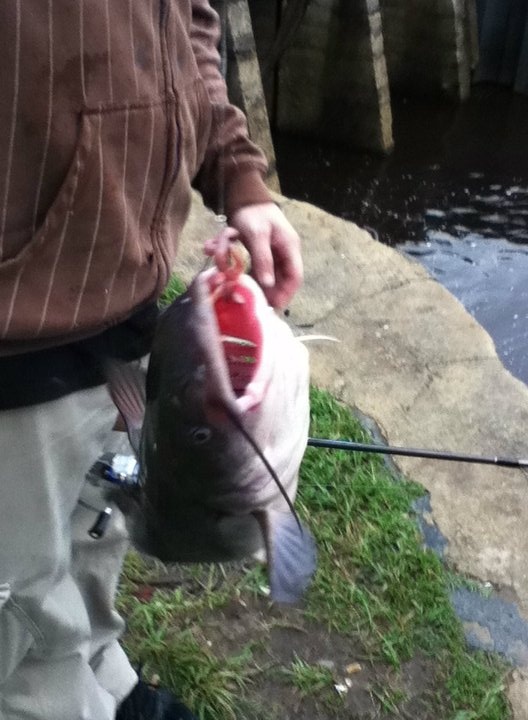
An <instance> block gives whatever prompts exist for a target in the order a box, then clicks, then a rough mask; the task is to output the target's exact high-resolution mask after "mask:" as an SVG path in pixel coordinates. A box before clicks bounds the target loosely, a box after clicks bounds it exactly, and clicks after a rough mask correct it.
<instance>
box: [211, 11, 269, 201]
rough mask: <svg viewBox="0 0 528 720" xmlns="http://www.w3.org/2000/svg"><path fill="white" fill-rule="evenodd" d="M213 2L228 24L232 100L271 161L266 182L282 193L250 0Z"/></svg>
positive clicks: (229, 81) (229, 85)
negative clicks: (252, 23)
mask: <svg viewBox="0 0 528 720" xmlns="http://www.w3.org/2000/svg"><path fill="white" fill-rule="evenodd" d="M212 5H213V6H214V7H215V8H216V10H217V11H218V12H220V14H221V17H222V18H223V20H224V22H226V23H227V84H228V87H229V97H230V100H231V102H233V103H234V104H235V105H237V106H238V107H239V108H241V110H243V112H244V114H245V115H246V117H247V120H248V127H249V134H250V137H251V139H252V140H253V141H254V142H255V143H256V144H257V145H258V146H259V147H260V148H262V150H263V151H264V153H265V155H266V157H267V158H268V162H269V170H268V174H267V177H266V184H267V185H268V187H269V188H270V189H271V190H274V191H275V192H280V183H279V178H278V175H277V166H276V160H275V151H274V148H273V141H272V138H271V131H270V124H269V118H268V111H267V108H266V101H265V98H264V90H263V87H262V81H261V77H260V68H259V62H258V58H257V51H256V47H255V39H254V37H253V28H252V26H251V17H250V14H249V7H248V3H247V0H216V2H213V3H212Z"/></svg>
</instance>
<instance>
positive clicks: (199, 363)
mask: <svg viewBox="0 0 528 720" xmlns="http://www.w3.org/2000/svg"><path fill="white" fill-rule="evenodd" d="M209 252H210V253H211V252H212V251H210V250H209ZM215 257H216V266H215V267H212V268H210V269H206V270H203V271H202V272H200V273H199V274H198V275H197V276H196V277H195V279H194V280H193V282H192V284H191V285H190V287H189V289H188V290H187V292H185V293H184V294H183V295H181V296H180V297H178V298H176V300H175V301H174V302H173V303H172V304H171V305H170V306H169V307H168V308H167V309H166V310H165V311H164V312H163V313H162V315H161V317H160V319H159V321H158V325H157V328H156V332H155V336H154V340H153V345H152V351H151V355H150V359H149V363H148V371H147V373H146V378H145V373H144V372H143V371H142V370H141V369H140V368H139V367H135V366H131V365H128V366H118V365H109V366H108V367H107V375H108V384H109V390H110V394H111V396H112V398H113V400H114V402H115V404H116V406H117V408H118V410H119V411H120V413H121V415H122V417H123V419H124V421H125V424H126V428H127V431H128V435H129V439H130V442H131V445H132V447H133V449H134V452H135V454H136V457H137V460H138V464H139V483H138V487H137V490H136V491H135V492H133V493H132V494H130V492H129V493H128V495H127V497H123V496H121V498H120V500H121V501H120V500H119V498H117V502H118V504H119V505H120V507H121V508H122V509H123V510H124V512H125V515H127V519H128V525H129V528H130V533H131V538H132V541H133V542H134V544H135V545H136V547H138V549H140V550H141V551H143V552H145V553H147V554H150V555H152V556H154V557H156V558H158V559H160V560H162V561H163V562H182V563H185V562H225V561H232V560H242V559H245V558H248V557H251V556H256V557H259V556H260V557H262V556H263V555H264V554H265V557H266V560H267V567H268V575H269V584H270V594H271V598H272V600H274V601H277V602H287V603H293V602H296V601H298V600H299V599H300V598H301V596H302V594H303V593H304V591H305V590H306V588H307V587H308V585H309V584H310V581H311V578H312V575H313V573H314V571H315V568H316V548H315V542H314V539H313V537H312V535H311V534H310V531H309V530H308V528H306V527H305V526H304V525H303V524H302V523H301V522H300V521H299V519H298V517H297V515H296V513H295V510H294V508H293V502H294V499H295V495H296V490H297V482H298V474H299V466H300V463H301V460H302V458H303V455H304V452H305V449H306V445H307V440H308V425H309V361H308V352H307V350H306V348H305V347H304V346H303V345H302V343H301V342H300V341H299V340H298V339H296V338H295V336H294V335H293V333H292V332H291V330H290V328H289V326H288V325H287V324H286V323H285V322H284V321H283V320H282V319H281V318H280V317H279V316H278V315H277V314H276V312H275V311H274V310H273V309H272V308H271V307H270V306H269V305H268V303H267V301H266V299H265V296H264V294H263V292H262V290H261V289H260V287H259V286H258V285H257V283H256V282H255V281H254V280H253V279H252V278H251V277H250V276H249V275H247V274H245V273H244V272H243V262H242V259H241V255H240V254H239V252H237V251H235V250H234V249H232V248H231V246H229V250H227V251H226V250H225V248H223V246H222V245H219V246H218V248H217V251H216V252H215ZM119 492H122V491H119Z"/></svg>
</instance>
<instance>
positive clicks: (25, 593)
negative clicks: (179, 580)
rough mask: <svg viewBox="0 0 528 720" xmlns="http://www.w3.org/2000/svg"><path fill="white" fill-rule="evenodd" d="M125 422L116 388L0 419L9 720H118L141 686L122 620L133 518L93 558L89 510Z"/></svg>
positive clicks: (2, 642) (1, 682) (0, 630)
mask: <svg viewBox="0 0 528 720" xmlns="http://www.w3.org/2000/svg"><path fill="white" fill-rule="evenodd" d="M114 416H115V410H114V409H113V407H112V404H111V402H110V401H109V399H108V397H107V393H106V390H105V389H104V388H96V389H94V390H87V391H82V392H79V393H74V394H72V395H70V396H68V397H66V398H63V399H61V400H57V401H53V402H50V403H44V404H42V405H38V406H35V407H32V408H23V409H18V410H12V411H8V412H2V413H0V458H1V459H2V461H1V464H0V527H1V542H0V718H1V719H2V720H28V719H29V718H31V720H51V719H53V720H112V718H113V717H114V714H115V707H116V702H118V701H119V700H120V699H121V698H122V697H124V696H125V695H126V694H128V692H129V691H130V690H131V688H132V687H133V685H134V683H135V682H136V677H135V674H134V672H133V671H132V669H131V668H130V666H129V664H128V662H127V661H126V659H125V657H124V655H123V654H122V652H121V651H120V649H119V648H118V646H117V643H116V637H117V635H118V634H119V632H120V629H121V624H120V621H119V620H118V618H117V616H116V615H115V613H114V612H113V610H112V599H113V590H114V588H115V582H116V575H117V571H118V568H119V566H120V563H121V558H122V554H123V552H124V550H125V548H126V540H125V537H124V528H123V525H122V519H121V518H120V517H119V518H118V520H117V522H116V524H115V525H113V527H112V528H109V532H108V536H107V537H106V538H105V539H103V540H102V541H98V540H92V541H91V542H92V543H94V544H95V543H103V545H100V546H98V547H97V549H96V550H95V551H94V550H92V549H86V548H87V544H86V540H85V538H84V536H83V533H84V530H85V529H86V528H85V525H86V520H88V519H90V521H93V518H92V517H90V518H88V514H85V512H84V510H81V509H80V508H79V507H78V499H79V494H80V492H81V489H82V487H83V484H84V475H85V473H86V471H87V469H88V468H89V467H90V466H91V464H92V463H93V462H94V460H95V459H96V458H97V457H98V456H99V455H100V454H101V452H102V450H103V447H104V443H105V439H106V438H107V437H108V435H109V432H110V429H111V427H112V423H113V420H114ZM86 513H89V511H86ZM94 547H95V545H94ZM96 566H97V567H96ZM87 568H88V569H87ZM105 635H106V637H105ZM110 660H111V662H110Z"/></svg>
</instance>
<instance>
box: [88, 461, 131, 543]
mask: <svg viewBox="0 0 528 720" xmlns="http://www.w3.org/2000/svg"><path fill="white" fill-rule="evenodd" d="M85 477H86V480H88V482H89V483H91V484H92V485H95V486H96V487H101V486H102V485H104V484H105V483H110V484H111V485H113V486H117V487H119V488H123V489H125V490H131V489H135V488H137V487H138V485H139V464H138V462H137V460H136V458H135V457H134V456H133V455H122V454H120V453H104V454H103V455H101V457H100V458H98V459H97V460H96V461H95V463H94V464H93V465H92V467H91V468H90V469H89V470H88V472H87V473H86V476H85ZM79 504H80V505H82V506H83V507H85V508H88V509H89V510H94V511H95V512H97V513H98V515H97V519H96V521H95V523H94V524H93V526H92V527H91V528H90V530H89V531H88V535H89V536H90V537H91V538H93V539H94V540H99V539H100V538H102V537H103V535H104V534H105V532H106V529H107V527H108V524H109V522H110V520H111V518H112V508H111V507H110V506H108V505H107V506H106V507H105V508H103V509H100V508H97V507H94V506H93V505H91V504H90V503H88V502H86V501H85V500H82V499H79Z"/></svg>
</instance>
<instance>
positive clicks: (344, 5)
mask: <svg viewBox="0 0 528 720" xmlns="http://www.w3.org/2000/svg"><path fill="white" fill-rule="evenodd" d="M295 1H296V0H289V2H295ZM275 120H276V124H277V127H278V128H279V129H280V130H285V131H291V132H295V133H303V134H306V135H312V136H317V137H326V138H329V139H332V140H338V141H341V142H345V143H348V144H351V145H355V146H358V147H363V148H368V149H371V150H378V151H379V150H381V151H384V152H386V151H389V150H390V149H391V148H392V144H393V139H392V116H391V108H390V96H389V85H388V78H387V69H386V65H385V56H384V47H383V33H382V27H381V15H380V8H379V0H361V1H358V0H353V1H350V0H310V2H309V4H308V7H307V10H306V14H305V16H304V19H303V22H302V23H301V25H300V27H299V30H298V32H297V34H296V36H295V37H294V38H293V41H292V43H291V45H290V47H289V48H288V49H287V50H286V51H285V53H284V55H283V57H282V60H281V62H280V68H279V74H278V87H277V109H276V116H275Z"/></svg>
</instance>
